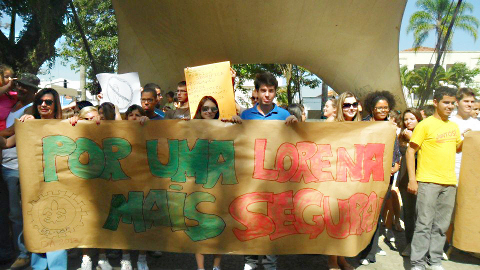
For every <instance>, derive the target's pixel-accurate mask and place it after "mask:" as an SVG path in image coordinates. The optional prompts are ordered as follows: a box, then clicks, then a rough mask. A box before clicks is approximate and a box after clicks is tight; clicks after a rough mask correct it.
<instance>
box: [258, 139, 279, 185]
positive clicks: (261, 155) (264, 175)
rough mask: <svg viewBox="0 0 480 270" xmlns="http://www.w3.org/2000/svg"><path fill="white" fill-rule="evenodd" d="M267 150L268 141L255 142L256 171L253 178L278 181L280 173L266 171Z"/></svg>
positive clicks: (259, 140)
mask: <svg viewBox="0 0 480 270" xmlns="http://www.w3.org/2000/svg"><path fill="white" fill-rule="evenodd" d="M266 148H267V140H266V139H256V140H255V155H254V160H255V161H254V164H255V165H254V170H253V178H256V179H262V180H276V179H277V178H278V171H277V170H271V169H265V168H264V165H265V149H266Z"/></svg>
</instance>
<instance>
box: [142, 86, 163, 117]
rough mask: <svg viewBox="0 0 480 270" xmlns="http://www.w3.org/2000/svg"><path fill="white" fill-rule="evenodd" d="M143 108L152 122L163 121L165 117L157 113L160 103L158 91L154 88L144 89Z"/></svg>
mask: <svg viewBox="0 0 480 270" xmlns="http://www.w3.org/2000/svg"><path fill="white" fill-rule="evenodd" d="M140 101H141V103H142V108H143V109H144V110H145V113H146V114H147V117H148V118H149V119H150V120H162V119H163V116H161V115H160V114H158V113H157V112H156V111H155V106H156V105H157V103H158V99H157V91H156V90H155V89H154V88H150V87H144V88H143V91H142V95H141V100H140Z"/></svg>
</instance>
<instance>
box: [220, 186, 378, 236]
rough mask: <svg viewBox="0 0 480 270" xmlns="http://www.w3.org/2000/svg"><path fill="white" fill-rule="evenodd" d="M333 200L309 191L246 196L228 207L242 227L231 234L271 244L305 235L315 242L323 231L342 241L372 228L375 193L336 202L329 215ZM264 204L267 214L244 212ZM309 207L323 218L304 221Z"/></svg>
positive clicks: (256, 193)
mask: <svg viewBox="0 0 480 270" xmlns="http://www.w3.org/2000/svg"><path fill="white" fill-rule="evenodd" d="M334 200H335V199H334V198H333V199H332V198H330V197H329V196H324V195H323V193H321V192H320V191H318V190H315V189H310V188H306V189H301V190H299V191H297V192H296V193H295V194H294V193H293V191H291V190H290V191H285V192H282V193H278V194H275V193H273V192H254V193H247V194H244V195H242V196H239V197H237V198H236V199H235V200H234V201H233V202H232V203H231V204H230V207H229V212H230V215H231V216H232V217H233V218H234V219H235V220H236V221H238V222H239V223H240V224H242V225H243V226H244V227H246V229H243V228H242V229H240V228H237V227H236V228H234V229H233V233H234V234H235V236H236V237H237V239H238V240H240V241H249V240H252V239H255V238H259V237H265V236H268V237H269V238H270V240H272V241H273V240H275V239H278V238H281V237H284V236H288V235H294V234H308V235H309V238H310V239H315V238H317V236H318V235H320V234H321V233H322V232H323V231H325V230H326V232H327V234H328V236H329V237H331V238H336V239H344V238H347V237H348V236H350V235H361V234H362V233H364V232H371V231H372V230H374V229H375V227H376V222H377V220H378V216H379V214H380V207H381V205H382V202H383V198H380V197H378V196H377V194H376V193H375V192H371V193H370V195H367V194H363V193H355V194H353V195H352V196H351V197H350V198H348V199H346V200H341V199H336V203H337V204H338V212H335V213H332V212H333V211H332V209H331V207H330V201H332V203H335V202H334ZM265 202H266V211H264V212H266V213H267V214H263V212H262V213H258V212H252V211H250V210H248V207H249V206H250V205H252V204H256V203H265ZM311 206H314V207H317V208H321V209H323V215H322V214H318V215H313V217H311V218H308V219H309V220H308V222H307V221H306V220H305V218H306V217H305V216H304V212H305V209H307V208H308V207H311ZM332 216H333V217H338V221H334V219H333V218H332Z"/></svg>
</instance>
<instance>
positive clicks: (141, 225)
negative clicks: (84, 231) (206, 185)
mask: <svg viewBox="0 0 480 270" xmlns="http://www.w3.org/2000/svg"><path fill="white" fill-rule="evenodd" d="M215 200H216V199H215V196H213V195H212V194H210V193H206V192H193V193H191V194H189V195H188V196H187V193H182V192H172V191H166V190H163V189H158V190H155V189H153V190H150V192H149V193H148V194H147V196H146V197H145V196H144V194H143V192H141V191H130V192H128V198H125V196H124V195H123V194H114V195H113V197H112V201H111V205H110V212H109V214H108V217H107V220H106V221H105V224H104V225H103V228H104V229H108V230H111V231H116V230H117V228H118V224H119V223H120V221H122V222H123V223H125V224H132V223H133V228H134V230H135V232H137V233H140V232H145V231H146V229H150V228H152V226H154V227H159V226H163V227H171V229H172V231H174V232H175V231H183V232H185V234H186V235H188V237H189V238H190V239H191V240H192V241H202V240H206V239H209V238H214V237H216V236H218V235H220V234H221V233H222V232H223V230H224V229H225V222H224V221H223V219H222V218H220V217H219V216H217V215H214V214H207V213H202V212H199V211H198V209H197V205H198V204H200V203H202V202H211V203H213V202H215ZM155 206H156V207H155ZM185 218H188V219H191V220H195V221H197V222H198V225H195V226H187V225H186V223H185Z"/></svg>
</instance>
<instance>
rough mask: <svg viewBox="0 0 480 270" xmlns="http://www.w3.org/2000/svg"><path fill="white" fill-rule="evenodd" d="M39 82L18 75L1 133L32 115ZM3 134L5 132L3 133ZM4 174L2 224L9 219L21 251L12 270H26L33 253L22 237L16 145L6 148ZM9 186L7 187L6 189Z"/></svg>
mask: <svg viewBox="0 0 480 270" xmlns="http://www.w3.org/2000/svg"><path fill="white" fill-rule="evenodd" d="M39 84H40V79H39V78H38V77H37V76H35V75H33V74H30V73H24V74H21V76H19V78H18V80H17V81H16V84H15V90H16V91H17V97H18V101H17V102H16V103H15V105H14V106H13V108H12V109H11V111H10V113H9V115H8V117H7V120H6V127H7V128H6V129H5V130H2V131H1V132H0V135H2V136H4V137H9V136H11V135H13V134H14V129H13V126H14V123H15V119H18V118H20V117H21V116H22V115H24V114H32V107H31V106H32V103H33V100H34V98H35V94H36V93H37V91H38V89H39V87H38V85H39ZM1 133H3V134H1ZM2 175H3V181H4V185H1V187H0V188H2V190H0V194H8V202H3V201H1V202H0V208H8V209H9V212H10V214H9V215H8V216H1V217H0V219H1V220H2V222H0V224H1V225H3V224H5V223H7V224H8V222H3V221H5V220H8V219H10V222H11V228H12V236H13V243H14V246H15V248H16V249H18V250H19V252H20V253H19V255H18V257H17V259H16V260H15V262H14V263H13V264H12V266H11V267H10V269H13V270H16V269H17V270H18V269H24V268H25V267H27V266H29V265H30V256H29V254H28V251H27V249H26V248H25V246H24V245H23V244H22V243H21V241H20V238H21V235H22V231H23V218H22V208H21V205H20V185H19V176H18V157H17V149H16V147H13V148H9V149H4V150H3V151H2ZM5 188H6V190H5ZM8 232H9V228H8V227H7V228H3V227H0V233H8Z"/></svg>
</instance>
